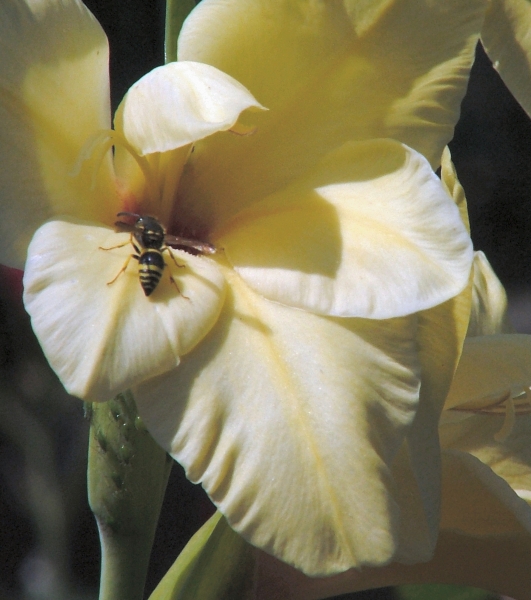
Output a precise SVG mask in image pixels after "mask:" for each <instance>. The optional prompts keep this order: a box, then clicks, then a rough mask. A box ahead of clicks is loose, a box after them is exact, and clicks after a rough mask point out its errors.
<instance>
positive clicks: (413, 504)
mask: <svg viewBox="0 0 531 600" xmlns="http://www.w3.org/2000/svg"><path fill="white" fill-rule="evenodd" d="M470 299H471V286H468V287H467V289H465V290H464V291H463V292H461V294H459V296H457V297H456V298H453V299H452V300H449V301H448V302H445V303H444V304H440V305H439V306H436V307H435V308H432V309H430V310H427V311H423V312H421V313H420V314H419V315H418V331H417V344H418V349H419V357H420V361H421V372H422V384H421V388H420V401H419V406H418V409H417V413H416V415H415V419H414V421H413V424H412V426H411V428H410V430H409V431H408V434H407V437H406V440H405V444H404V448H403V452H402V453H401V454H400V455H399V457H398V458H399V460H395V462H394V464H393V476H394V478H395V481H398V482H400V483H399V485H398V486H397V496H398V497H399V498H400V507H401V519H400V523H401V535H400V545H399V548H398V550H397V553H396V554H395V560H396V561H398V562H401V563H408V564H410V563H415V562H419V560H429V559H430V558H431V556H432V552H433V549H434V548H435V543H436V541H437V537H438V534H439V519H440V514H439V513H440V495H441V482H440V447H439V437H438V433H437V431H438V427H439V417H440V414H441V411H442V407H443V405H444V399H445V398H446V395H447V394H448V390H449V388H450V385H451V382H452V378H453V375H454V372H455V369H456V367H457V363H458V360H459V357H460V355H461V348H462V345H463V340H464V337H465V334H466V329H467V324H468V315H469V312H470ZM412 477H413V478H414V482H413V481H411V478H412ZM417 490H418V491H417ZM419 549H423V550H424V555H421V553H420V551H419Z"/></svg>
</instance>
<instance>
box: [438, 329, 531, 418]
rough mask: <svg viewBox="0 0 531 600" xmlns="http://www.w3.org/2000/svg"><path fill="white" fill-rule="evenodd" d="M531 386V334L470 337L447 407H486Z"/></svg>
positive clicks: (473, 408)
mask: <svg viewBox="0 0 531 600" xmlns="http://www.w3.org/2000/svg"><path fill="white" fill-rule="evenodd" d="M530 385H531V336H529V335H523V334H516V333H514V334H506V335H489V336H480V337H472V338H468V339H467V340H466V341H465V344H464V348H463V354H462V356H461V360H460V362H459V367H458V369H457V371H456V374H455V377H454V380H453V382H452V387H451V389H450V392H449V394H448V397H447V399H446V403H445V408H446V409H450V408H461V409H469V410H482V409H484V408H489V407H490V406H494V405H495V404H496V402H498V401H499V402H501V401H503V400H504V398H506V397H508V396H509V395H511V394H512V395H513V396H515V395H518V394H520V393H521V392H524V391H525V390H527V389H528V388H529V386H530Z"/></svg>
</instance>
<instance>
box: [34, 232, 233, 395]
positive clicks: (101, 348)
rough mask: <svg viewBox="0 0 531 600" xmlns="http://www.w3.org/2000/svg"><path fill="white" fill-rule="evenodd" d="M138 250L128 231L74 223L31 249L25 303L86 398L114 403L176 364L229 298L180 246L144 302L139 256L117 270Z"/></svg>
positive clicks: (56, 360)
mask: <svg viewBox="0 0 531 600" xmlns="http://www.w3.org/2000/svg"><path fill="white" fill-rule="evenodd" d="M119 244H122V247H117V248H114V249H112V250H108V251H106V250H104V249H103V248H111V247H115V246H117V245H119ZM133 252H134V251H133V247H132V245H131V244H130V243H128V236H127V235H126V234H116V233H114V232H113V231H112V230H110V229H107V228H104V227H95V226H91V225H87V224H81V223H73V222H67V221H50V222H49V223H46V224H45V225H43V226H42V227H41V228H40V229H39V230H38V231H37V233H36V234H35V237H34V238H33V240H32V242H31V245H30V248H29V258H28V261H27V263H26V271H25V274H24V288H25V290H24V305H25V307H26V310H27V311H28V313H29V314H30V316H31V322H32V326H33V330H34V331H35V333H36V335H37V338H38V339H39V342H40V344H41V346H42V348H43V350H44V353H45V355H46V357H47V359H48V361H49V362H50V364H51V366H52V367H53V369H54V370H55V371H56V373H57V374H58V376H59V378H60V379H61V381H62V382H63V384H64V385H65V387H66V389H67V390H68V391H69V392H70V393H71V394H73V395H75V396H79V397H80V398H83V399H85V400H89V401H98V400H102V401H105V400H109V399H110V398H112V397H113V396H115V395H116V394H117V393H119V392H122V391H124V390H125V389H127V388H129V387H130V386H132V385H134V384H136V383H139V382H141V381H145V380H146V379H149V378H150V377H154V376H155V375H159V374H160V373H163V372H165V371H168V370H170V369H172V368H174V367H175V366H176V365H177V364H178V363H179V359H180V356H182V355H183V354H186V353H187V352H190V350H192V348H194V346H196V344H197V343H198V342H199V341H200V340H201V339H202V338H203V337H204V336H205V335H206V334H207V333H208V331H209V329H210V328H211V327H212V326H213V324H214V323H215V322H216V319H217V317H218V314H219V312H220V310H221V306H222V304H223V299H224V293H225V284H224V279H223V276H222V275H221V273H220V271H219V269H218V268H217V266H216V265H215V263H214V262H213V261H211V260H210V259H208V258H203V257H201V256H192V255H191V254H188V253H186V252H183V251H178V250H174V251H169V250H168V251H166V252H164V253H163V256H165V264H166V267H165V269H164V272H163V275H162V278H161V280H160V283H159V284H158V286H157V288H156V289H155V291H154V292H153V294H152V295H151V296H150V297H149V298H147V297H146V296H145V295H144V293H143V291H142V288H141V287H140V284H139V276H138V263H137V262H136V261H135V260H134V259H133V260H131V261H130V264H129V265H128V267H127V269H126V270H125V272H123V273H121V272H120V269H122V268H123V267H124V266H125V262H126V260H127V258H128V257H131V254H133ZM170 252H171V255H172V256H173V257H174V258H175V261H177V263H178V264H179V265H181V266H180V267H178V266H177V265H176V264H175V262H174V261H173V259H172V258H171V257H170V256H168V255H169V254H170ZM183 265H184V266H183ZM116 277H117V278H116ZM170 277H171V278H173V280H174V281H175V284H174V283H173V282H172V281H170ZM115 278H116V279H115ZM177 288H178V289H177Z"/></svg>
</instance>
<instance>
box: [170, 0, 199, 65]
mask: <svg viewBox="0 0 531 600" xmlns="http://www.w3.org/2000/svg"><path fill="white" fill-rule="evenodd" d="M195 5H196V3H195V2H194V0H166V32H165V36H164V62H165V63H169V62H173V61H175V60H177V38H178V37H179V32H180V31H181V27H182V26H183V23H184V20H185V19H186V17H187V16H188V14H189V13H190V12H191V11H192V10H193V9H194V8H195Z"/></svg>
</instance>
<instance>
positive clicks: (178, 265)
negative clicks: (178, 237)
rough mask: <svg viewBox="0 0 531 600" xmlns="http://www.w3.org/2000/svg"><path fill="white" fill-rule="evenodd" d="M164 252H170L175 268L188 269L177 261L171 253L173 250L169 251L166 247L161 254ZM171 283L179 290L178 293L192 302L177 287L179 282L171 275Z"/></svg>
mask: <svg viewBox="0 0 531 600" xmlns="http://www.w3.org/2000/svg"><path fill="white" fill-rule="evenodd" d="M164 250H167V251H168V254H169V255H170V256H171V259H172V260H173V262H174V263H175V266H177V267H179V268H180V269H184V268H185V267H186V265H180V264H179V263H178V262H177V261H176V260H175V256H173V254H172V253H171V250H170V249H169V247H168V246H164V248H162V250H161V252H164ZM170 281H171V282H172V283H173V285H174V286H175V287H176V288H177V291H178V292H179V294H180V295H181V296H182V297H183V298H186V299H187V300H190V298H188V296H185V295H184V294H183V293H182V292H181V290H180V288H179V286H178V285H177V282H176V281H175V279H174V278H173V277H172V276H171V275H170Z"/></svg>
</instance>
